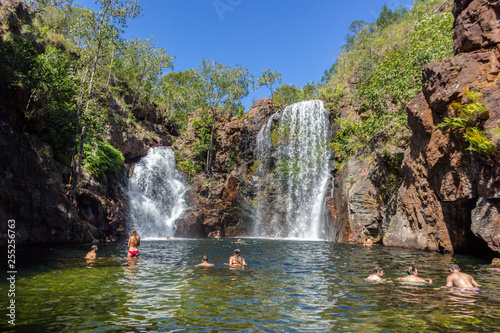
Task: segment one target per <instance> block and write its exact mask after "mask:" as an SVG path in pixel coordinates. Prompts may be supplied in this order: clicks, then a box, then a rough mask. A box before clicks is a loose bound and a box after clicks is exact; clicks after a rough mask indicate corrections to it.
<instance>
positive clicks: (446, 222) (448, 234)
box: [383, 0, 500, 254]
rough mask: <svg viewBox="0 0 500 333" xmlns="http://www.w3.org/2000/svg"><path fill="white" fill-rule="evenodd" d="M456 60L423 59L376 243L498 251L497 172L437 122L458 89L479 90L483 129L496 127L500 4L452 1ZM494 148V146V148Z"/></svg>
mask: <svg viewBox="0 0 500 333" xmlns="http://www.w3.org/2000/svg"><path fill="white" fill-rule="evenodd" d="M453 10H454V15H455V17H456V21H455V27H454V39H455V54H456V55H455V57H453V58H451V59H447V60H443V61H440V62H436V63H431V64H428V65H427V66H426V67H425V69H424V71H423V82H424V83H423V87H422V88H423V90H422V92H421V93H420V94H418V95H417V96H416V97H415V98H414V99H413V100H412V101H411V102H410V103H409V104H408V107H407V113H408V123H409V126H410V128H411V130H412V137H411V140H410V146H409V148H408V149H407V151H406V152H405V159H404V170H405V178H404V184H403V186H402V187H401V188H400V191H399V196H398V204H397V209H396V214H395V215H394V216H393V217H392V219H391V221H390V224H389V228H388V229H387V232H386V233H385V235H384V239H383V242H384V244H385V245H388V246H397V247H407V248H417V249H429V250H439V251H444V252H471V253H476V254H488V253H493V252H496V253H500V249H499V241H500V219H499V214H498V212H499V207H500V169H499V163H498V156H496V157H494V158H492V159H489V160H488V159H486V158H484V157H482V156H480V155H479V154H477V153H475V152H471V151H469V150H467V148H468V143H467V142H466V141H465V140H464V139H463V138H462V135H461V134H459V133H456V134H455V133H453V132H452V131H450V130H443V129H440V128H438V127H437V125H438V124H439V123H440V122H442V121H443V119H444V117H446V116H450V112H451V111H450V108H449V105H450V104H451V103H452V102H456V101H461V98H462V97H463V95H464V92H463V89H464V88H466V89H470V90H473V91H476V92H481V93H482V94H483V97H482V102H483V104H484V105H485V106H486V108H487V109H488V110H489V112H490V118H489V119H488V120H486V121H485V122H484V124H483V125H484V128H485V130H486V131H488V130H491V129H495V128H497V126H499V125H500V89H499V88H500V86H499V83H498V82H497V79H498V75H499V72H500V63H499V59H500V49H499V47H498V42H499V41H500V34H499V32H500V20H499V19H498V17H500V2H498V1H485V0H484V1H483V0H473V1H456V2H455V6H454V9H453ZM498 149H500V147H499V146H498V145H497V151H498Z"/></svg>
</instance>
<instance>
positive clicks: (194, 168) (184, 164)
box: [177, 158, 203, 179]
mask: <svg viewBox="0 0 500 333" xmlns="http://www.w3.org/2000/svg"><path fill="white" fill-rule="evenodd" d="M177 169H179V170H180V171H181V172H183V173H184V174H186V175H187V176H188V177H189V178H190V179H192V178H194V176H195V175H196V174H197V173H199V172H200V171H201V170H202V169H203V168H202V167H201V166H200V164H196V163H194V162H193V160H192V159H191V158H188V159H186V160H178V161H177Z"/></svg>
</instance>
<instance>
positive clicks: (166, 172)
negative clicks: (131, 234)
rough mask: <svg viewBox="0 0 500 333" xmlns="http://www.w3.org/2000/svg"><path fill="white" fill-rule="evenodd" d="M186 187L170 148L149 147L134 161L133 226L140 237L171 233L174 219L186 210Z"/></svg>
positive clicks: (162, 236)
mask: <svg viewBox="0 0 500 333" xmlns="http://www.w3.org/2000/svg"><path fill="white" fill-rule="evenodd" d="M186 190H187V187H186V185H185V179H184V176H183V174H182V173H181V172H179V171H178V170H177V168H176V164H175V155H174V152H173V151H172V149H170V148H167V147H158V148H153V149H150V150H149V151H148V154H147V155H146V156H145V157H144V158H142V159H141V161H140V162H139V163H137V164H136V165H135V167H134V172H133V175H132V177H131V178H130V180H129V186H128V196H129V200H130V212H129V218H130V222H131V225H132V227H133V228H135V229H136V230H137V232H138V234H139V235H140V236H141V237H143V238H152V239H155V238H162V239H165V238H166V237H167V236H173V234H174V232H175V221H176V220H177V219H178V218H179V217H181V215H182V214H183V213H184V211H185V210H186V203H185V200H184V193H185V192H186Z"/></svg>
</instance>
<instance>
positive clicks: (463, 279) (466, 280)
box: [446, 264, 480, 289]
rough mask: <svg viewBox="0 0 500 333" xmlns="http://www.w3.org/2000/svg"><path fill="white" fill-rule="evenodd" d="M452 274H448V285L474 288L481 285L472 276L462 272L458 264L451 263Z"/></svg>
mask: <svg viewBox="0 0 500 333" xmlns="http://www.w3.org/2000/svg"><path fill="white" fill-rule="evenodd" d="M450 272H451V274H450V275H448V278H447V279H446V287H453V286H455V287H459V288H466V289H474V287H480V285H479V284H478V283H477V282H476V281H475V280H474V278H473V277H472V276H470V275H469V274H466V273H462V272H460V267H458V265H457V264H451V265H450Z"/></svg>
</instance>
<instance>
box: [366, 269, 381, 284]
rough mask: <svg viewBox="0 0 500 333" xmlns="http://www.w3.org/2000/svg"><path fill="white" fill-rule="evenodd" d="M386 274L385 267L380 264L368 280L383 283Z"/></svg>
mask: <svg viewBox="0 0 500 333" xmlns="http://www.w3.org/2000/svg"><path fill="white" fill-rule="evenodd" d="M382 276H384V269H383V268H382V267H380V266H375V268H374V269H373V274H372V275H370V276H369V277H367V278H366V281H370V282H375V283H381V282H382Z"/></svg>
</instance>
